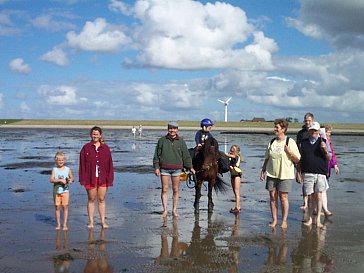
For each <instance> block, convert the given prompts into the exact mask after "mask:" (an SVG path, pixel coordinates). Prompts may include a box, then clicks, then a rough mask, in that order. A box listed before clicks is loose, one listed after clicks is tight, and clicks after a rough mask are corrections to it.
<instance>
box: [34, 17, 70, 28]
mask: <svg viewBox="0 0 364 273" xmlns="http://www.w3.org/2000/svg"><path fill="white" fill-rule="evenodd" d="M31 22H32V24H33V25H34V26H35V27H38V28H42V29H45V30H47V31H49V32H57V31H60V30H64V29H74V28H75V25H74V24H72V23H69V22H65V21H61V20H57V19H55V18H54V16H52V15H51V14H42V15H39V16H38V17H36V18H35V19H33V20H32V21H31Z"/></svg>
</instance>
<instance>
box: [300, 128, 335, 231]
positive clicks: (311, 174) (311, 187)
mask: <svg viewBox="0 0 364 273" xmlns="http://www.w3.org/2000/svg"><path fill="white" fill-rule="evenodd" d="M308 131H309V138H308V139H304V140H302V142H301V145H300V152H301V160H300V163H299V164H298V166H297V174H298V182H301V181H303V194H304V196H308V219H307V221H305V222H304V224H305V225H308V226H309V225H311V224H316V225H317V227H323V225H322V224H321V221H320V215H321V208H322V196H321V192H322V191H323V190H325V189H326V186H327V181H326V173H327V166H328V161H329V160H330V158H331V156H330V154H329V152H328V151H327V147H326V143H325V140H324V139H322V138H321V137H320V136H319V131H320V124H319V123H318V122H313V123H312V125H311V126H310V127H309V128H308ZM314 210H316V212H317V215H316V217H315V218H313V211H314Z"/></svg>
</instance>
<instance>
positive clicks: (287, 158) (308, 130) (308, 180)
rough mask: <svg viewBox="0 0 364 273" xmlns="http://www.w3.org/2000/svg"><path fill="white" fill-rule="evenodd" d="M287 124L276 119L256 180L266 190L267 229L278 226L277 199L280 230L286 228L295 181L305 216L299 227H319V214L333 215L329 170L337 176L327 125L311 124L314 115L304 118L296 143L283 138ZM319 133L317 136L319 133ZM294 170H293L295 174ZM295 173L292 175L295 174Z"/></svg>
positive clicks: (282, 120) (290, 139)
mask: <svg viewBox="0 0 364 273" xmlns="http://www.w3.org/2000/svg"><path fill="white" fill-rule="evenodd" d="M287 129H288V122H287V121H286V120H285V119H276V120H275V122H274V132H275V135H276V137H275V138H274V139H272V140H271V141H270V142H269V144H268V146H267V149H266V152H265V156H264V163H263V166H262V170H261V175H260V179H261V180H262V181H266V189H267V190H268V191H269V197H270V209H271V214H272V222H271V223H270V224H269V225H270V226H271V227H273V228H274V227H276V226H277V224H278V205H279V202H278V201H279V200H280V205H281V211H282V224H281V227H282V228H283V229H285V228H287V217H288V210H289V201H288V193H289V192H290V191H291V186H292V181H293V180H294V179H295V178H296V181H297V182H298V183H302V192H303V201H304V204H303V206H302V207H301V208H302V209H303V210H304V211H305V212H306V216H307V217H304V219H303V224H304V225H307V226H311V225H312V224H314V225H316V226H317V227H319V228H321V227H322V226H323V225H322V223H321V211H322V210H323V212H324V215H325V217H329V216H331V215H332V214H333V213H332V212H331V211H329V209H328V207H327V190H328V188H329V184H328V179H329V177H330V170H331V168H334V169H335V172H336V174H338V173H339V168H338V165H337V160H336V156H335V152H334V149H333V146H332V144H331V138H330V136H331V132H332V128H331V126H330V125H325V126H322V128H321V126H320V124H319V123H318V122H315V121H314V115H313V114H312V113H307V114H306V115H305V116H304V125H303V127H302V129H301V130H300V131H299V132H298V133H297V143H296V141H294V140H293V139H292V138H289V137H287V135H286V132H287ZM320 132H321V133H320ZM295 169H296V171H295ZM295 173H296V174H295Z"/></svg>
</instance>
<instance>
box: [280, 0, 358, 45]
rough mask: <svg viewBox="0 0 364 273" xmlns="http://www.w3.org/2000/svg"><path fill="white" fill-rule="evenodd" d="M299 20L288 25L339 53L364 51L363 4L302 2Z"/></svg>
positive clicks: (325, 0) (338, 0)
mask: <svg viewBox="0 0 364 273" xmlns="http://www.w3.org/2000/svg"><path fill="white" fill-rule="evenodd" d="M300 3H301V8H300V10H299V18H297V19H293V18H287V19H286V21H287V23H288V25H290V26H292V27H295V28H297V29H298V30H299V31H301V32H302V33H304V34H305V35H308V36H310V37H314V38H321V37H322V38H325V39H326V40H327V41H329V42H330V44H331V45H333V46H334V47H335V48H337V49H341V48H360V49H363V48H364V16H363V14H364V1H361V0H346V1H342V0H320V1H316V0H301V1H300Z"/></svg>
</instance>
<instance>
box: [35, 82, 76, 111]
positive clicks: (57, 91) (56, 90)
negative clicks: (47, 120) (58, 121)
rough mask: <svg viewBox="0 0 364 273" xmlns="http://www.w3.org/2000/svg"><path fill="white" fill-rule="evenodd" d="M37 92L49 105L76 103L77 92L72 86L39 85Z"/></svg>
mask: <svg viewBox="0 0 364 273" xmlns="http://www.w3.org/2000/svg"><path fill="white" fill-rule="evenodd" d="M38 94H39V95H41V96H42V97H43V99H44V100H45V101H46V102H47V103H49V104H51V105H61V106H62V105H76V104H77V94H76V88H75V87H73V86H66V85H61V86H49V85H41V86H40V87H39V88H38Z"/></svg>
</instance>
